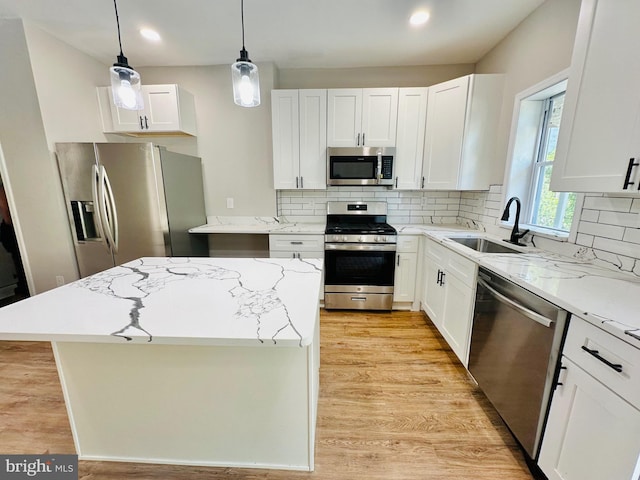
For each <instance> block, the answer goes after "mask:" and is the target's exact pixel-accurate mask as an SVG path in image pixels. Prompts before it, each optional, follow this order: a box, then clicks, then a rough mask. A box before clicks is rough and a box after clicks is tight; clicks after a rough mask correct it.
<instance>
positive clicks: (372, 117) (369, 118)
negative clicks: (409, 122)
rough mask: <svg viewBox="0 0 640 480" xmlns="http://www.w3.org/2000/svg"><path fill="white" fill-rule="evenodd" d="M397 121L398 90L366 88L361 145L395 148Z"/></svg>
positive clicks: (363, 99)
mask: <svg viewBox="0 0 640 480" xmlns="http://www.w3.org/2000/svg"><path fill="white" fill-rule="evenodd" d="M397 119H398V89H397V88H365V89H364V90H363V91H362V139H361V143H360V144H361V145H364V146H371V147H395V145H396V126H397Z"/></svg>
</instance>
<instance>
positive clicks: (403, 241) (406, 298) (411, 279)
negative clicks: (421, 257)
mask: <svg viewBox="0 0 640 480" xmlns="http://www.w3.org/2000/svg"><path fill="white" fill-rule="evenodd" d="M419 245H420V237H419V236H417V235H398V244H397V251H396V270H395V278H394V284H393V301H394V302H413V301H414V300H415V296H416V276H417V273H418V246H419Z"/></svg>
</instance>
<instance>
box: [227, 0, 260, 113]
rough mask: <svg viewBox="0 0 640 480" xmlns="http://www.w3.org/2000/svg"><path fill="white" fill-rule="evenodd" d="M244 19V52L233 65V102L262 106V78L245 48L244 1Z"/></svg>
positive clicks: (242, 11) (241, 104) (242, 3)
mask: <svg viewBox="0 0 640 480" xmlns="http://www.w3.org/2000/svg"><path fill="white" fill-rule="evenodd" d="M240 9H241V18H242V50H240V58H238V59H237V60H236V62H235V63H234V64H233V65H231V81H232V82H233V101H234V102H235V104H236V105H240V106H241V107H257V106H258V105H260V78H259V76H258V66H257V65H256V64H254V63H252V62H251V60H249V52H247V50H246V49H245V48H244V0H240Z"/></svg>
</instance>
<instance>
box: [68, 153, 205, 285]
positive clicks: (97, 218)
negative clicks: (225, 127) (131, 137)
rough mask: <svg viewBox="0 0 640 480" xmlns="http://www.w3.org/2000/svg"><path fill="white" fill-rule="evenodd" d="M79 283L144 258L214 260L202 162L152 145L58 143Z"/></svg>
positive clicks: (196, 158)
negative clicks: (196, 230)
mask: <svg viewBox="0 0 640 480" xmlns="http://www.w3.org/2000/svg"><path fill="white" fill-rule="evenodd" d="M56 156H57V159H58V168H59V170H60V176H61V179H62V187H63V190H64V196H65V201H66V205H67V212H68V214H69V223H70V225H71V233H72V236H73V243H74V246H75V251H76V258H77V261H78V269H79V271H80V276H81V277H86V276H88V275H92V274H94V273H97V272H100V271H102V270H105V269H107V268H110V267H113V266H115V265H120V264H122V263H125V262H128V261H130V260H134V259H136V258H139V257H164V256H173V257H185V256H208V245H207V238H206V235H190V234H189V232H188V230H189V228H192V227H195V226H198V225H202V224H204V223H207V217H206V213H205V207H204V191H203V183H202V165H201V160H200V158H198V157H193V156H189V155H182V154H178V153H174V152H169V151H167V150H166V149H165V148H163V147H159V146H156V145H153V144H151V143H57V144H56Z"/></svg>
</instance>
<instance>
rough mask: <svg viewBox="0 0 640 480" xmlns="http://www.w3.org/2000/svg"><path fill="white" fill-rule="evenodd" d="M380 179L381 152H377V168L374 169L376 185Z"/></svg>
mask: <svg viewBox="0 0 640 480" xmlns="http://www.w3.org/2000/svg"><path fill="white" fill-rule="evenodd" d="M381 178H382V152H381V151H380V150H378V166H377V168H376V183H380V179H381Z"/></svg>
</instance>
